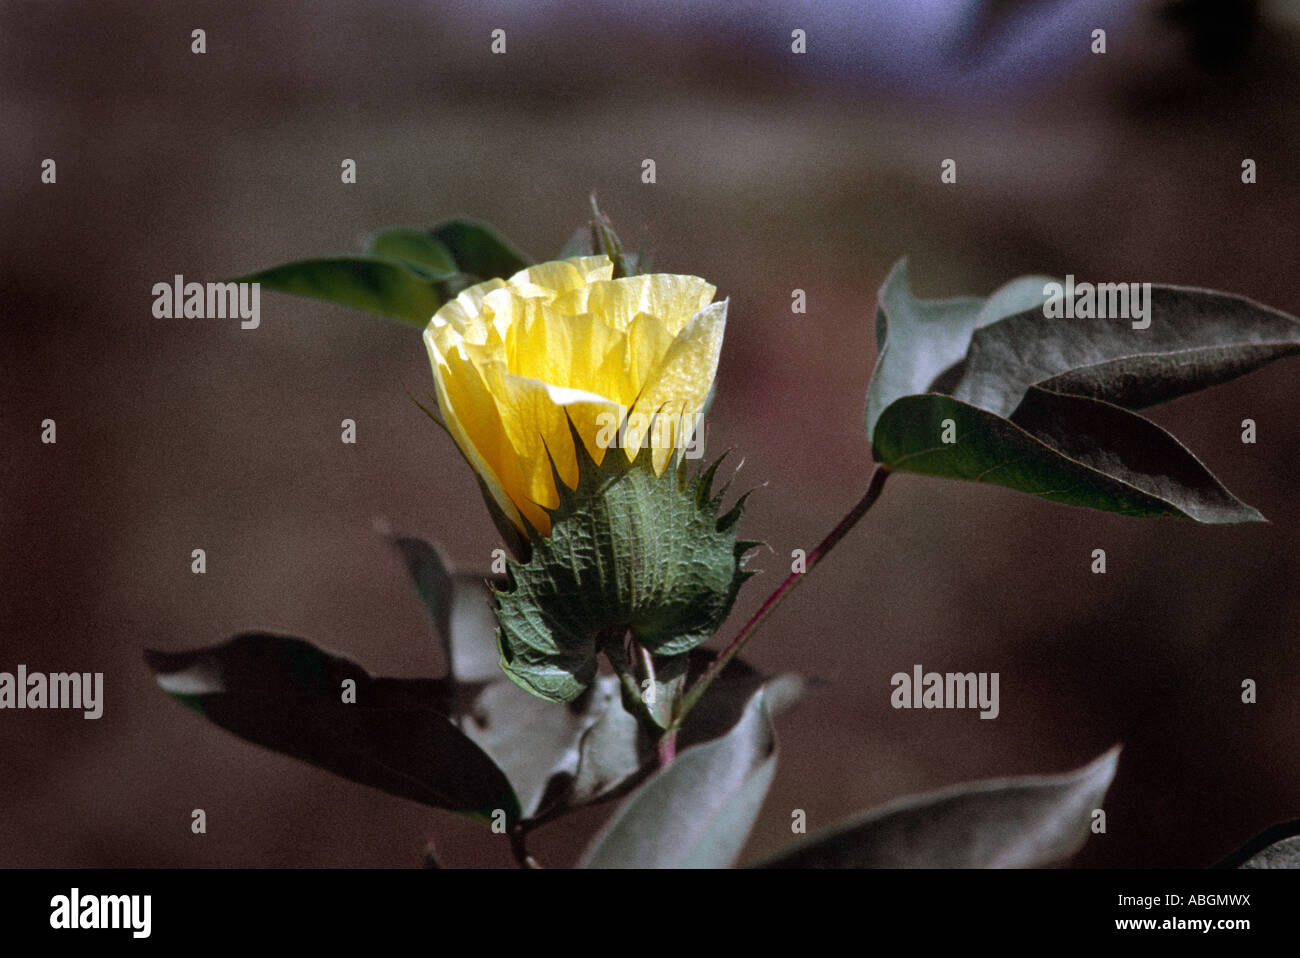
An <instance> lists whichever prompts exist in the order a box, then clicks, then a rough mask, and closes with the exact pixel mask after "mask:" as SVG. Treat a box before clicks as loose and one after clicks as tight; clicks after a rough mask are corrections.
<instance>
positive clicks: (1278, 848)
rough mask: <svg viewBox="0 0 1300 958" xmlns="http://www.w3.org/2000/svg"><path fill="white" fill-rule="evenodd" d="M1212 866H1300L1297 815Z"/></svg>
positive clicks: (1262, 833)
mask: <svg viewBox="0 0 1300 958" xmlns="http://www.w3.org/2000/svg"><path fill="white" fill-rule="evenodd" d="M1214 867H1215V868H1252V869H1253V868H1300V818H1297V819H1295V820H1293V821H1289V822H1282V823H1280V824H1278V825H1274V826H1273V827H1272V828H1267V829H1265V830H1264V831H1262V832H1260V833H1259V834H1258V835H1256V836H1255V837H1254V838H1252V839H1251V840H1250V841H1248V842H1247V843H1246V844H1245V845H1243V846H1242V847H1241V848H1239V849H1237V850H1236V851H1235V852H1233V853H1232V854H1231V855H1229V856H1228V857H1227V858H1225V859H1224V860H1223V861H1221V862H1219V864H1217V865H1215V866H1214Z"/></svg>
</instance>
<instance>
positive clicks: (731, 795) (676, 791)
mask: <svg viewBox="0 0 1300 958" xmlns="http://www.w3.org/2000/svg"><path fill="white" fill-rule="evenodd" d="M775 771H776V738H775V735H774V733H773V730H772V722H771V718H770V717H769V715H768V710H767V704H766V701H765V698H764V693H763V691H762V690H761V689H760V690H759V691H758V692H756V693H755V694H754V695H753V697H752V698H751V699H750V700H749V703H748V704H747V706H746V707H745V711H744V713H743V715H742V717H741V719H740V721H739V722H738V723H737V724H736V726H735V727H734V728H733V729H732V730H731V731H730V732H728V733H727V734H726V735H725V736H723V737H722V738H720V739H715V740H713V741H711V742H706V743H705V744H703V745H697V746H695V747H693V748H688V749H685V750H684V751H682V752H681V753H680V754H679V755H678V756H677V757H676V758H675V759H674V760H673V762H672V763H671V764H670V765H668V766H667V767H666V768H663V769H661V770H660V771H658V772H656V773H655V774H654V775H652V776H651V777H650V778H649V779H647V780H646V782H645V783H644V784H643V785H642V786H641V787H640V788H638V789H637V790H636V791H635V792H633V793H632V795H631V796H630V797H629V798H628V799H627V800H626V801H625V802H624V803H623V805H621V806H620V807H619V809H618V811H617V812H615V813H614V817H613V818H611V819H610V820H609V822H608V823H607V824H606V825H605V827H604V828H603V829H601V831H600V833H599V834H598V835H597V836H596V838H595V839H594V840H593V841H592V843H591V845H590V846H589V847H588V848H587V850H586V852H585V853H584V854H583V856H582V860H581V861H580V862H579V866H578V867H580V868H729V867H730V866H731V865H733V864H735V861H736V859H737V858H739V857H740V853H741V851H742V850H743V849H744V846H745V841H746V840H747V839H748V837H749V833H750V831H751V830H752V829H753V827H754V822H755V821H756V820H757V818H758V813H759V810H760V809H761V807H762V805H763V799H764V798H765V797H766V795H767V790H768V788H769V787H770V786H771V784H772V776H773V775H774V774H775Z"/></svg>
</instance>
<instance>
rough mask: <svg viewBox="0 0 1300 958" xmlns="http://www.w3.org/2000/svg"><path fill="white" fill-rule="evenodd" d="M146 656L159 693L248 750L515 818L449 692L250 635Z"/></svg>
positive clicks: (444, 804) (306, 646)
mask: <svg viewBox="0 0 1300 958" xmlns="http://www.w3.org/2000/svg"><path fill="white" fill-rule="evenodd" d="M145 657H146V660H147V661H148V663H149V666H150V667H151V668H152V669H153V671H154V673H155V676H156V677H157V680H158V684H159V685H160V686H161V687H162V688H163V690H164V691H166V692H169V693H170V694H171V695H173V696H174V697H175V698H176V699H177V700H178V701H180V702H182V703H183V704H185V705H187V706H189V707H190V708H192V709H194V710H195V711H196V712H198V713H199V714H200V715H202V716H204V717H205V718H207V719H208V720H209V721H211V722H214V723H215V724H217V725H220V726H221V727H222V728H224V729H226V730H228V731H230V732H233V733H234V734H236V735H238V736H239V737H241V738H243V739H246V740H248V741H250V742H253V743H255V744H257V745H261V746H263V747H265V748H269V749H272V750H273V751H277V752H282V753H284V754H286V755H290V756H293V757H294V758H298V759H302V760H303V761H306V762H310V763H311V764H313V765H317V766H319V767H321V768H323V769H326V770H328V771H330V772H333V773H334V774H336V775H341V776H343V777H344V778H347V779H350V780H352V781H355V782H360V783H362V784H363V785H369V786H372V787H374V788H378V789H381V790H383V791H385V792H389V793H390V794H393V795H398V796H400V797H402V798H408V799H412V800H413V801H417V802H421V803H423V804H425V805H429V806H432V807H434V808H444V809H450V810H451V811H456V812H461V813H464V814H467V815H470V816H472V817H475V818H479V819H483V820H488V819H490V818H491V817H492V814H493V812H494V811H495V810H496V809H502V810H504V811H505V813H506V816H507V819H508V820H510V821H514V820H517V819H518V818H519V815H520V809H519V802H518V799H517V798H516V797H515V793H514V791H513V790H512V789H511V787H510V784H509V782H508V781H507V780H506V777H505V775H503V774H502V772H501V770H500V769H499V768H498V767H497V766H496V765H495V764H494V763H493V762H492V760H491V759H490V758H488V756H487V755H485V754H484V753H483V751H482V750H481V749H480V748H479V747H478V746H477V745H475V744H474V743H473V742H471V741H470V740H469V739H468V738H467V737H466V736H465V735H463V734H462V733H461V732H460V731H459V730H458V729H457V728H456V727H455V726H454V725H453V724H452V722H451V720H450V719H449V718H448V716H449V715H450V714H451V713H452V712H453V711H454V710H455V706H454V700H455V697H456V695H457V689H456V687H455V686H454V684H453V683H451V682H448V681H444V680H434V679H383V678H378V679H377V678H373V677H372V676H371V675H370V674H369V673H367V672H366V671H365V670H364V669H362V668H361V667H360V666H359V665H357V664H356V663H355V662H353V661H351V660H350V659H346V658H343V657H342V656H338V655H332V654H330V653H327V652H324V651H322V650H320V649H318V648H316V647H315V646H314V645H312V644H311V643H309V642H305V641H303V640H302V639H295V638H289V637H286V636H277V635H265V634H256V633H250V634H245V635H240V636H237V637H235V638H233V639H231V640H230V641H228V642H226V643H224V644H222V645H217V646H212V647H210V648H206V649H199V650H195V651H191V652H179V653H167V652H155V651H147V652H146V653H145ZM345 681H351V682H354V683H355V692H356V700H355V702H347V701H345V700H344V683H345Z"/></svg>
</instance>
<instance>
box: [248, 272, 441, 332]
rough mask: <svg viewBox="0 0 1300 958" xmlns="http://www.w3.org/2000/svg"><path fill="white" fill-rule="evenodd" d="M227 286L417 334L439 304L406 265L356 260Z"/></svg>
mask: <svg viewBox="0 0 1300 958" xmlns="http://www.w3.org/2000/svg"><path fill="white" fill-rule="evenodd" d="M233 282H237V283H260V284H261V285H262V286H263V287H265V288H266V289H271V290H276V291H278V292H281V293H294V294H296V295H298V296H309V297H311V298H312V299H323V300H326V301H328V302H331V303H339V304H340V305H343V306H353V307H355V308H357V309H364V310H369V311H370V312H372V313H379V314H381V315H383V316H389V317H392V318H393V319H400V320H402V321H403V322H405V323H410V324H411V325H412V326H418V327H420V328H421V329H423V328H424V327H425V326H427V325H428V323H429V320H430V319H431V318H432V317H433V314H434V313H436V312H437V311H438V307H439V306H441V305H442V304H443V302H444V300H445V297H443V296H442V295H441V294H440V293H439V291H438V288H437V287H436V286H435V285H434V284H433V283H431V282H429V281H428V280H427V279H425V278H424V277H423V276H420V275H416V273H414V272H412V270H411V269H410V268H408V267H407V266H406V265H403V264H400V263H397V262H393V261H389V260H382V259H365V258H362V257H339V258H335V259H309V260H301V261H300V262H296V263H286V264H284V265H283V266H275V267H272V268H271V269H267V270H263V271H262V272H260V273H252V274H250V275H248V276H241V277H240V278H239V279H236V280H233Z"/></svg>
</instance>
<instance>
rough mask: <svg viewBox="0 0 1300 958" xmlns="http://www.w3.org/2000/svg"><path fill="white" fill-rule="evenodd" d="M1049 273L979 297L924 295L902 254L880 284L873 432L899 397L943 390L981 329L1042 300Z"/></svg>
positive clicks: (870, 416) (870, 400) (870, 412)
mask: <svg viewBox="0 0 1300 958" xmlns="http://www.w3.org/2000/svg"><path fill="white" fill-rule="evenodd" d="M1048 282H1051V280H1050V279H1048V278H1047V277H1042V276H1024V277H1021V278H1020V279H1015V280H1012V281H1011V282H1010V283H1007V284H1006V285H1005V286H1003V287H1002V288H1001V289H999V290H997V291H996V292H995V293H993V295H992V296H990V297H989V298H988V299H987V300H982V299H978V298H975V297H961V298H956V299H931V300H920V299H917V298H916V297H915V296H913V295H912V287H911V280H910V277H909V276H908V271H907V260H905V259H904V260H900V261H899V262H898V264H897V265H895V266H894V268H893V270H891V271H890V273H889V277H888V278H887V279H886V280H885V283H884V285H883V286H881V287H880V295H879V305H878V307H877V309H876V342H877V344H879V347H880V348H879V356H878V357H877V359H876V370H875V372H874V373H873V374H872V376H871V386H870V388H869V389H868V391H867V435H868V437H871V436H872V435H873V434H874V432H875V428H876V421H877V420H878V419H879V418H880V416H881V414H882V413H883V412H884V411H885V409H886V407H888V406H889V404H890V403H892V402H893V401H894V400H895V399H898V398H900V397H902V396H908V395H911V394H913V393H927V392H935V391H942V390H937V389H936V384H937V383H938V382H939V381H940V377H941V376H942V374H943V373H945V371H948V370H950V369H951V368H952V367H954V366H956V365H957V364H958V363H960V362H961V361H962V360H963V359H964V358H965V356H966V350H967V348H968V347H969V346H970V341H971V335H972V333H974V331H975V330H976V329H979V328H981V327H984V326H987V325H989V324H990V323H995V322H997V321H998V320H1000V319H1003V318H1005V317H1007V316H1010V315H1012V314H1013V313H1017V312H1020V311H1022V310H1026V309H1034V308H1037V307H1039V306H1041V305H1042V302H1043V298H1044V297H1043V285H1044V284H1045V283H1048Z"/></svg>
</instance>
